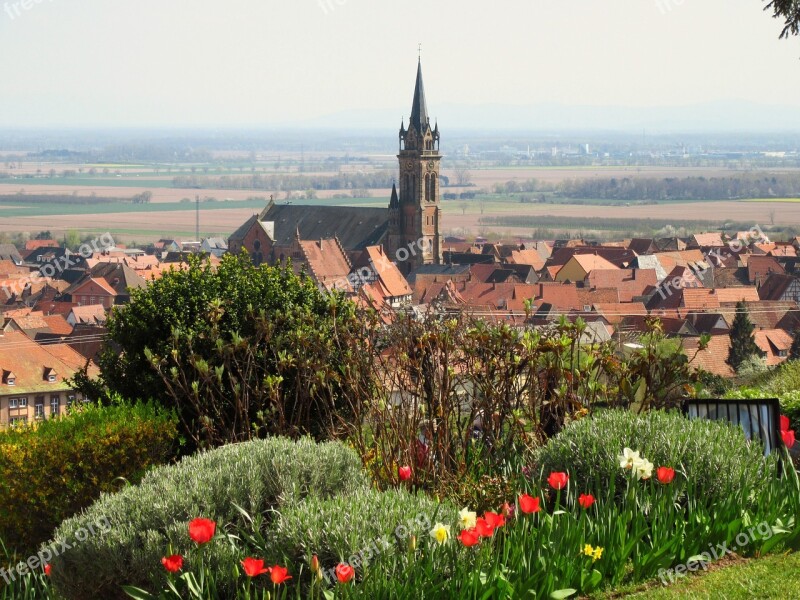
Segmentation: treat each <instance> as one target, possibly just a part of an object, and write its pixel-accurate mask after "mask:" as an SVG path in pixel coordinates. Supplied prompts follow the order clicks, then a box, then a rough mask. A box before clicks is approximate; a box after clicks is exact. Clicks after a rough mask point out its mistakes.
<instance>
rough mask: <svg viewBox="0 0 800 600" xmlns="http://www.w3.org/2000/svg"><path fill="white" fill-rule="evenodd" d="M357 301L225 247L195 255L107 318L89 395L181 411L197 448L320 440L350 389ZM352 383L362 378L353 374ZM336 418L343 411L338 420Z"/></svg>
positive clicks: (84, 386)
mask: <svg viewBox="0 0 800 600" xmlns="http://www.w3.org/2000/svg"><path fill="white" fill-rule="evenodd" d="M358 325H359V323H358V320H357V319H356V318H355V305H354V304H352V303H351V302H349V301H347V300H345V299H344V298H343V297H342V296H340V295H338V294H324V293H323V292H321V291H320V290H319V289H318V288H317V287H316V286H315V285H314V283H313V282H312V281H311V280H310V279H309V278H308V277H306V276H304V275H297V274H295V273H294V271H293V270H292V267H291V265H289V266H287V267H285V268H284V267H270V266H267V265H262V266H259V267H256V266H253V264H252V262H251V261H250V259H249V258H248V257H247V256H246V255H245V254H242V255H238V256H237V255H226V256H225V257H223V259H222V261H221V263H220V264H219V265H218V266H217V267H216V268H212V266H211V265H210V263H209V262H203V261H202V260H201V259H200V258H199V257H190V258H189V265H188V268H186V269H184V270H175V271H169V272H167V273H166V274H165V275H164V276H163V277H161V278H160V279H157V280H155V281H152V282H151V283H150V284H149V285H148V286H147V287H146V288H142V289H135V290H131V301H130V303H129V304H127V305H126V306H124V307H120V308H117V309H116V310H114V311H113V312H112V314H111V316H110V317H109V320H108V330H109V337H110V344H109V346H108V347H107V349H106V350H105V351H104V352H103V353H102V354H101V356H100V359H99V366H100V371H101V373H100V377H99V379H98V380H95V381H91V380H89V379H88V378H87V377H86V374H85V373H82V374H79V375H78V377H77V378H76V380H75V385H76V386H77V388H78V389H80V390H81V391H82V392H84V393H85V394H87V395H88V396H89V397H92V398H100V399H105V398H108V397H110V396H111V395H112V394H113V393H115V392H116V393H118V394H119V395H120V396H122V397H123V398H127V399H138V398H141V399H150V398H152V399H155V400H156V401H158V402H160V403H162V404H164V405H166V406H167V407H169V408H173V409H175V410H176V413H177V415H178V418H179V422H180V427H181V429H182V433H183V434H184V435H185V436H186V438H187V440H188V441H189V446H190V448H188V449H190V450H191V449H194V448H198V447H207V446H217V445H221V444H225V443H229V442H235V441H242V440H247V439H251V438H253V437H261V436H265V435H290V436H299V435H304V434H311V435H313V436H315V437H318V438H322V437H326V436H327V435H329V434H330V431H331V430H332V429H334V428H335V424H334V423H333V421H334V420H335V419H336V418H337V417H334V415H339V414H346V411H345V412H344V413H343V412H342V410H339V408H340V406H341V405H342V404H343V403H344V402H345V397H346V396H349V397H352V396H354V395H355V394H354V393H353V392H352V390H350V389H349V388H348V385H349V384H348V383H347V382H348V381H352V378H347V377H345V372H346V371H347V370H348V369H349V368H350V365H352V364H353V362H354V360H353V359H352V358H351V351H350V350H349V349H348V348H349V346H348V345H347V340H349V338H348V333H349V332H350V331H351V330H354V329H355V328H356V327H357V326H358ZM354 385H355V384H354ZM337 422H338V421H337Z"/></svg>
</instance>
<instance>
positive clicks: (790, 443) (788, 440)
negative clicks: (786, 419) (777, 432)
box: [781, 431, 795, 448]
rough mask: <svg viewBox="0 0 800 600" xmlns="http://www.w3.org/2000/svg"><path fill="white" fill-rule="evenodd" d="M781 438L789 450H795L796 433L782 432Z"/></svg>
mask: <svg viewBox="0 0 800 600" xmlns="http://www.w3.org/2000/svg"><path fill="white" fill-rule="evenodd" d="M781 437H782V438H783V443H784V444H786V447H787V448H794V442H795V439H794V431H781Z"/></svg>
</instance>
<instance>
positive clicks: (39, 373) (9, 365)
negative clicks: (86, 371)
mask: <svg viewBox="0 0 800 600" xmlns="http://www.w3.org/2000/svg"><path fill="white" fill-rule="evenodd" d="M59 346H62V344H55V345H52V346H51V345H43V344H37V343H36V342H34V341H33V340H31V339H30V338H28V336H26V335H25V334H24V333H22V332H19V331H9V332H6V333H5V334H4V335H2V336H0V371H6V372H11V373H13V374H14V376H15V377H16V381H15V385H14V386H13V387H12V386H7V385H4V384H0V390H2V391H1V392H0V393H4V394H7V393H15V394H28V393H36V392H48V391H55V390H68V389H70V388H69V386H68V385H67V383H66V381H67V379H69V378H70V377H72V376H73V375H74V374H75V371H76V370H77V369H76V368H75V366H74V365H75V364H76V362H75V361H76V360H77V359H75V358H74V356H73V355H72V354H68V353H67V352H66V351H64V350H63V349H62V348H60V347H59ZM70 357H71V358H70ZM83 362H84V363H85V361H83ZM47 368H50V369H55V371H56V373H57V374H58V380H57V381H56V382H50V381H47V380H46V379H45V376H44V374H45V369H47Z"/></svg>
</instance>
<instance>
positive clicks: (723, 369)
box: [681, 335, 736, 377]
mask: <svg viewBox="0 0 800 600" xmlns="http://www.w3.org/2000/svg"><path fill="white" fill-rule="evenodd" d="M681 343H682V344H683V350H684V352H686V355H687V356H688V357H689V361H690V362H689V365H690V366H691V367H693V368H695V369H703V370H704V371H708V372H709V373H713V374H714V375H719V376H721V377H733V376H734V375H735V374H736V373H734V371H733V369H732V368H731V367H730V365H729V364H728V363H726V362H725V361H726V360H727V359H728V353H729V352H730V349H731V338H730V336H728V335H712V336H711V340H710V342H709V344H708V347H707V348H706V349H705V350H700V351H699V352H698V347H699V343H700V338H697V337H689V338H684V339H683V340H682V342H681Z"/></svg>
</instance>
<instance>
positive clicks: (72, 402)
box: [67, 394, 75, 408]
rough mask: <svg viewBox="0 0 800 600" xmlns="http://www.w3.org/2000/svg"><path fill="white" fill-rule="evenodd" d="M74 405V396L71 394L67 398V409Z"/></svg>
mask: <svg viewBox="0 0 800 600" xmlns="http://www.w3.org/2000/svg"><path fill="white" fill-rule="evenodd" d="M74 403H75V395H74V394H72V395H69V396H67V408H69V407H70V406H72V405H73V404H74Z"/></svg>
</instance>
